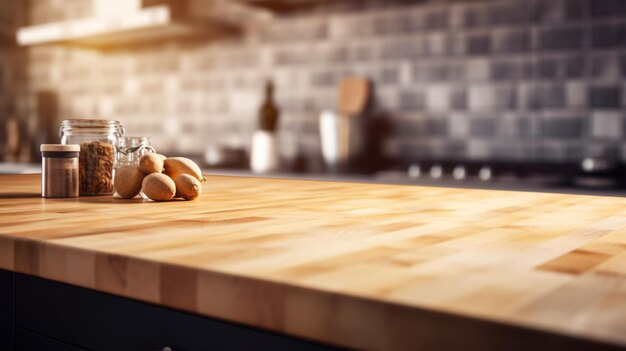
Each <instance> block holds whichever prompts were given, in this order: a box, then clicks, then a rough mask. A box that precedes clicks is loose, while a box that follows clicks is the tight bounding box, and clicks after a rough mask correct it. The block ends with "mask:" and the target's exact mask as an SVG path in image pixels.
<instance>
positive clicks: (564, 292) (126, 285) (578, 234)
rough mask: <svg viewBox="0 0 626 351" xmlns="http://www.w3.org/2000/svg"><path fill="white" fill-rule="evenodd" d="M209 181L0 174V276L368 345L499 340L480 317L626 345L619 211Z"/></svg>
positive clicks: (477, 196)
mask: <svg viewBox="0 0 626 351" xmlns="http://www.w3.org/2000/svg"><path fill="white" fill-rule="evenodd" d="M207 178H208V182H207V183H205V186H204V189H203V196H202V197H201V198H200V199H199V200H198V201H193V202H184V201H174V202H165V203H154V202H144V201H141V200H132V201H128V200H116V199H112V198H111V197H81V198H77V199H42V198H40V197H39V193H40V184H39V182H40V177H39V175H24V176H0V268H3V269H8V270H13V271H17V272H21V273H27V274H32V275H36V276H40V277H44V278H49V279H53V280H57V281H61V282H66V283H70V284H74V285H78V286H82V287H87V288H92V289H96V290H100V291H104V292H108V293H112V294H116V295H120V296H125V297H130V298H134V299H139V300H142V301H148V302H152V303H156V304H160V305H163V306H168V307H173V308H179V309H183V310H187V311H192V312H196V313H199V314H202V315H207V316H212V317H218V318H222V319H226V320H229V321H235V322H239V323H244V324H249V325H253V326H257V327H260V328H264V329H269V330H274V331H279V332H284V333H287V334H290V335H295V336H300V337H304V338H310V339H314V340H321V341H325V342H329V343H333V344H337V345H343V346H349V347H355V348H370V349H371V348H376V349H395V350H398V349H414V348H415V347H416V346H417V345H420V346H424V345H425V346H428V345H431V346H432V345H437V344H436V343H437V342H438V341H441V340H445V339H446V338H448V339H450V338H451V337H453V336H455V335H461V334H463V333H465V334H469V333H470V332H471V333H474V334H472V335H474V337H480V338H485V340H487V339H489V338H494V340H495V339H497V338H498V336H497V335H495V334H494V333H492V331H493V328H488V327H483V326H481V325H479V326H476V325H474V324H472V323H471V322H468V321H475V320H479V321H483V322H484V321H487V322H488V323H490V322H494V321H495V322H497V323H498V325H507V326H513V327H515V328H517V327H521V328H530V329H531V330H541V331H546V332H549V333H557V334H562V335H570V336H576V337H581V338H585V339H589V340H595V341H601V342H607V343H611V344H615V345H621V346H626V199H624V198H615V197H596V196H581V195H562V194H543V193H530V192H510V191H493V190H469V189H453V188H437V187H411V186H398V185H373V184H351V183H336V182H320V181H298V180H280V179H261V178H239V177H224V176H208V177H207ZM456 318H458V319H456ZM448 324H449V325H450V327H451V328H459V327H462V328H463V330H450V329H445V328H443V327H442V326H446V325H448ZM466 336H467V335H466ZM459 340H463V338H460V339H459ZM448 341H449V340H448ZM502 342H504V341H502ZM429 343H430V344H429ZM500 345H502V344H500Z"/></svg>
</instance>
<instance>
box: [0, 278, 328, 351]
mask: <svg viewBox="0 0 626 351" xmlns="http://www.w3.org/2000/svg"><path fill="white" fill-rule="evenodd" d="M0 275H1V276H2V277H6V278H7V279H3V281H2V284H3V285H2V290H3V291H11V290H12V288H13V289H14V291H15V295H14V301H15V310H16V314H15V326H14V328H15V331H14V332H15V336H16V343H15V344H16V346H17V348H16V350H19V351H30V350H33V351H35V350H44V349H45V350H63V351H66V350H67V351H70V350H83V349H85V350H120V351H123V350H129V351H135V350H146V351H151V350H167V348H168V347H169V348H170V349H171V350H173V351H178V350H185V351H192V350H208V349H217V350H243V349H246V350H250V349H268V350H304V351H315V350H327V349H331V347H328V346H323V345H319V344H314V343H310V342H307V341H303V340H298V339H294V338H290V337H286V336H282V335H278V334H274V333H270V332H266V331H261V330H256V329H253V328H249V327H245V326H241V325H236V324H233V323H227V322H224V321H220V320H217V319H212V318H206V317H202V316H198V315H194V314H190V313H185V312H181V311H176V310H173V309H168V308H163V307H160V306H155V305H151V304H147V303H142V302H138V301H133V300H130V299H125V298H121V297H117V296H113V295H109V294H104V293H100V292H97V291H93V290H89V289H84V288H79V287H75V286H71V285H68V284H63V283H59V282H54V281H51V280H47V279H42V278H38V277H33V276H29V275H24V274H19V273H12V272H8V271H5V270H0ZM12 282H14V286H12V285H11V284H12ZM11 299H13V295H12V294H9V295H7V296H6V297H5V298H4V299H3V309H6V308H7V307H8V306H11V305H13V303H12V302H11ZM10 328H12V326H5V329H3V330H4V333H5V334H3V335H4V336H3V337H2V338H0V340H7V339H6V338H7V337H8V335H10V334H9V333H11V334H12V333H13V331H10ZM5 346H6V348H5V347H2V349H3V350H12V349H13V344H5Z"/></svg>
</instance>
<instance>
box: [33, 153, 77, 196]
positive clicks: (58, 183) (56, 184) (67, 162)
mask: <svg viewBox="0 0 626 351" xmlns="http://www.w3.org/2000/svg"><path fill="white" fill-rule="evenodd" d="M40 150H41V197H77V196H78V194H79V192H78V183H79V182H78V153H79V152H80V146H79V145H61V144H42V145H41V147H40Z"/></svg>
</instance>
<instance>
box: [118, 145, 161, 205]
mask: <svg viewBox="0 0 626 351" xmlns="http://www.w3.org/2000/svg"><path fill="white" fill-rule="evenodd" d="M150 152H153V153H156V150H154V148H153V147H152V146H150V138H149V137H122V138H120V139H119V140H118V142H117V162H116V163H115V169H116V170H118V169H120V168H121V167H127V166H139V160H141V157H142V156H143V155H145V154H147V153H150ZM113 185H114V187H115V184H113ZM140 195H141V196H142V197H143V198H144V199H146V198H147V197H146V196H145V195H144V194H143V192H141V193H140ZM113 196H115V197H120V196H119V194H117V192H115V193H114V195H113Z"/></svg>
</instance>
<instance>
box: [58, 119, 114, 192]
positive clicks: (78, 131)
mask: <svg viewBox="0 0 626 351" xmlns="http://www.w3.org/2000/svg"><path fill="white" fill-rule="evenodd" d="M123 135H124V128H123V127H122V125H121V124H120V122H118V121H109V120H100V119H68V120H64V121H63V122H62V123H61V130H60V131H59V136H60V137H61V144H79V145H80V155H79V183H80V195H111V194H113V176H114V174H113V173H114V166H115V162H116V158H117V152H116V146H117V144H118V140H119V139H120V138H121V137H122V136H123Z"/></svg>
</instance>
